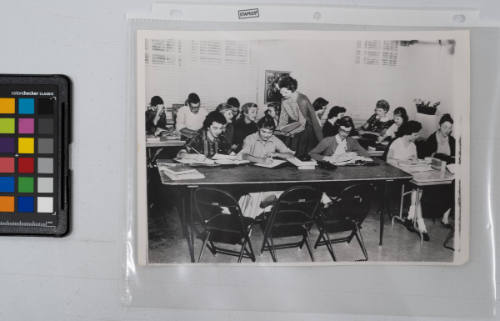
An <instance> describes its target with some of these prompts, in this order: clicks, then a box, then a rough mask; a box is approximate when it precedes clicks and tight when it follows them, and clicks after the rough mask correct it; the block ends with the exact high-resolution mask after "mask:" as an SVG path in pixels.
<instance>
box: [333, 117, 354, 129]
mask: <svg viewBox="0 0 500 321" xmlns="http://www.w3.org/2000/svg"><path fill="white" fill-rule="evenodd" d="M335 125H336V126H339V127H340V126H342V127H351V128H352V129H354V122H353V121H352V118H351V117H349V116H344V117H342V118H340V119H339V120H337V121H336V122H335Z"/></svg>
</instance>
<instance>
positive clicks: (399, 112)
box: [394, 107, 408, 124]
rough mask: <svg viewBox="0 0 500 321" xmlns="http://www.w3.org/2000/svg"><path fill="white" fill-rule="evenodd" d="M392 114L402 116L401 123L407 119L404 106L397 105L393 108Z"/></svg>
mask: <svg viewBox="0 0 500 321" xmlns="http://www.w3.org/2000/svg"><path fill="white" fill-rule="evenodd" d="M394 116H399V117H401V118H403V124H404V123H406V122H407V121H408V113H407V112H406V109H405V108H404V107H398V108H396V109H394Z"/></svg>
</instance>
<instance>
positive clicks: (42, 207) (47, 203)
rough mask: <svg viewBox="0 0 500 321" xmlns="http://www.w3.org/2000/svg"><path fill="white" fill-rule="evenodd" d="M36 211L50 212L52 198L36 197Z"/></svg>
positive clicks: (52, 206)
mask: <svg viewBox="0 0 500 321" xmlns="http://www.w3.org/2000/svg"><path fill="white" fill-rule="evenodd" d="M36 203H37V210H36V211H37V212H38V213H52V212H53V210H54V199H53V198H52V197H37V200H36Z"/></svg>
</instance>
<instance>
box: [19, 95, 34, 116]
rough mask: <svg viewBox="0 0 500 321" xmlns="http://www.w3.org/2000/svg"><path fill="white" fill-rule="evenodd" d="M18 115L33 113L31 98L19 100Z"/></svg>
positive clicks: (32, 100)
mask: <svg viewBox="0 0 500 321" xmlns="http://www.w3.org/2000/svg"><path fill="white" fill-rule="evenodd" d="M18 104H19V114H29V115H32V114H34V113H35V100H34V99H33V98H19V101H18Z"/></svg>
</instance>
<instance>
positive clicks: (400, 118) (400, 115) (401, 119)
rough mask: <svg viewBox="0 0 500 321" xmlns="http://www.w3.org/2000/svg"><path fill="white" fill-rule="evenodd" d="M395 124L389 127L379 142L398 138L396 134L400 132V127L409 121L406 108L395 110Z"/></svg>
mask: <svg viewBox="0 0 500 321" xmlns="http://www.w3.org/2000/svg"><path fill="white" fill-rule="evenodd" d="M392 115H393V120H394V123H393V124H392V125H391V127H389V128H388V129H387V130H386V131H385V133H384V134H382V135H380V136H379V137H378V142H379V143H380V142H382V141H384V140H389V141H391V140H393V139H394V138H396V132H397V131H398V130H399V127H401V125H403V124H404V123H406V122H407V121H408V114H407V113H406V109H405V108H404V107H398V108H396V109H394V112H393V113H392Z"/></svg>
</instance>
